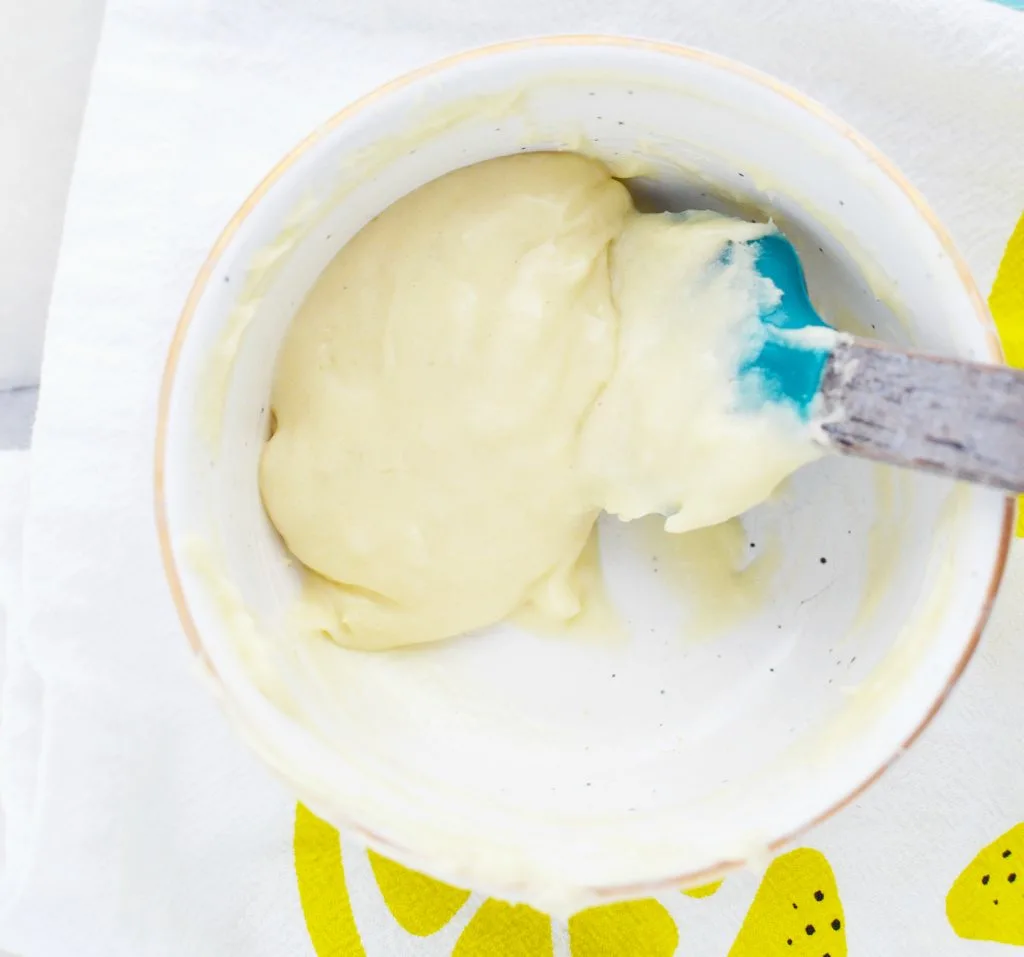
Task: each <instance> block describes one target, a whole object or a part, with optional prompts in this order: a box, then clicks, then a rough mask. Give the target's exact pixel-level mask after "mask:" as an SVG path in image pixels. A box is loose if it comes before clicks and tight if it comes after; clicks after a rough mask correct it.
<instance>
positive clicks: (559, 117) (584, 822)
mask: <svg viewBox="0 0 1024 957" xmlns="http://www.w3.org/2000/svg"><path fill="white" fill-rule="evenodd" d="M533 149H578V150H582V151H584V152H587V153H589V154H593V155H596V156H599V157H601V158H603V159H605V160H606V161H608V162H609V163H610V164H611V165H612V166H613V168H614V169H615V170H617V171H619V172H620V173H621V174H622V175H624V176H633V177H638V178H634V179H632V180H631V187H632V189H633V191H634V195H635V196H636V197H637V199H638V202H639V203H641V204H642V205H645V206H651V207H657V208H674V209H680V208H688V207H704V208H717V209H721V210H724V211H730V212H735V211H741V212H743V213H744V214H749V215H754V216H763V215H768V214H770V215H772V216H774V217H775V219H776V221H778V222H779V223H780V225H781V226H782V227H783V228H784V229H785V231H786V232H787V233H788V234H789V236H790V237H791V238H792V239H793V240H794V242H795V243H796V244H797V246H798V248H799V250H800V252H801V255H802V257H803V260H804V263H805V267H806V268H807V272H808V275H809V281H810V285H811V291H812V296H813V298H814V299H815V302H816V304H817V305H818V307H819V309H820V310H821V312H822V313H823V314H824V315H825V316H827V317H829V318H831V320H832V321H833V322H834V323H836V324H837V325H839V326H840V327H844V328H850V329H852V330H853V331H856V332H865V333H867V334H869V335H876V336H878V337H880V338H885V339H890V340H894V341H899V342H905V343H911V344H913V345H915V346H917V347H920V348H922V349H926V350H929V351H933V352H938V353H942V354H948V355H957V356H963V357H970V358H975V359H989V360H991V359H995V358H996V357H997V356H998V347H997V346H995V345H994V337H993V334H992V331H991V329H990V328H989V327H988V325H987V324H986V319H985V312H984V308H983V307H982V306H980V303H979V301H978V299H977V294H976V292H975V291H974V289H973V286H972V284H971V282H970V280H969V278H968V277H967V276H966V275H965V273H964V272H963V269H962V266H961V264H960V263H959V261H958V260H956V259H955V258H953V256H952V255H951V251H950V249H948V248H947V247H946V245H945V244H944V240H943V238H942V236H941V235H940V234H939V233H937V232H936V228H935V227H934V225H933V223H932V222H930V221H929V218H928V216H927V215H926V214H925V213H924V212H923V211H922V207H919V205H918V204H917V201H916V200H915V198H914V197H913V196H912V194H910V193H908V192H907V191H906V190H905V189H904V188H903V187H902V185H901V184H900V183H899V182H898V181H897V179H895V178H894V176H893V175H892V173H891V171H890V170H889V168H888V167H887V166H886V165H884V163H883V164H880V162H879V160H878V159H877V158H876V157H875V156H874V155H873V154H872V153H871V152H870V150H869V149H868V148H866V147H865V146H864V145H863V144H861V142H860V141H859V140H858V139H857V138H856V137H855V136H852V135H851V134H850V133H849V131H847V130H844V129H843V128H841V127H840V126H838V125H836V124H835V123H834V122H833V121H831V120H830V119H828V118H827V117H826V116H825V115H824V114H823V113H822V112H820V111H819V110H818V109H817V108H816V107H814V106H813V104H810V105H809V104H807V103H805V102H803V101H802V100H801V99H800V98H798V97H794V96H792V95H790V94H788V93H787V92H786V91H784V90H783V89H782V88H781V87H779V86H778V85H777V84H774V83H773V82H772V81H769V80H766V79H764V78H761V77H758V76H757V75H755V74H753V73H751V72H750V71H747V70H745V69H744V68H741V67H736V66H733V65H729V64H727V63H725V62H724V61H721V60H718V59H717V58H714V57H711V56H708V55H706V54H699V53H694V52H693V51H682V50H678V49H669V48H664V47H658V46H655V45H652V44H642V43H631V42H626V41H622V42H611V41H596V40H579V41H571V40H561V41H552V42H548V43H544V42H533V43H527V44H519V45H510V46H507V47H505V48H502V49H498V50H495V51H489V52H486V53H482V54H471V55H467V56H465V57H462V58H456V60H455V61H452V62H449V63H448V64H443V65H441V66H440V67H439V68H437V69H435V70H433V71H425V72H424V73H423V74H421V75H418V76H415V77H413V78H412V79H409V80H406V81H402V82H400V83H398V84H397V85H393V86H392V87H391V88H387V89H385V90H384V91H381V92H380V93H378V94H376V95H375V96H373V97H371V98H369V100H368V101H366V102H364V103H362V104H357V106H356V107H355V108H353V109H352V110H350V111H348V112H347V114H343V115H342V116H341V117H339V118H338V119H337V120H336V121H334V122H333V123H331V124H329V125H328V126H327V127H326V128H325V129H324V130H322V131H321V132H320V133H319V134H318V135H317V136H316V137H314V138H313V139H312V140H311V141H310V142H309V143H307V144H306V146H305V148H304V149H301V150H300V151H298V152H297V153H296V154H294V155H293V156H292V157H291V158H290V159H289V160H288V161H286V163H285V164H284V165H283V166H282V167H281V168H279V169H278V170H277V171H276V173H275V174H274V175H272V177H271V178H270V179H269V180H268V182H267V183H265V184H264V186H263V187H261V189H260V190H259V191H258V192H257V194H256V196H255V197H254V198H253V200H251V201H250V202H249V203H248V204H247V206H246V207H245V208H244V209H243V213H242V216H241V218H240V219H239V220H238V221H236V223H235V224H234V225H233V226H232V227H230V228H229V230H228V232H227V233H226V234H225V236H224V237H223V238H222V241H221V243H220V244H219V246H218V248H217V249H216V250H215V253H214V255H213V257H212V258H211V261H210V263H209V264H208V271H207V272H206V273H205V274H204V275H203V277H201V280H200V283H199V284H198V285H197V289H196V293H195V295H194V298H193V301H192V305H191V307H190V309H188V310H186V316H185V319H184V321H183V324H182V327H181V328H180V329H179V333H178V339H177V340H176V348H177V349H178V350H179V351H178V353H177V358H176V365H174V366H173V367H172V369H171V370H170V372H169V375H170V376H171V377H172V378H171V379H170V383H169V389H170V391H169V393H168V395H169V404H168V407H167V415H166V420H165V422H164V423H163V426H162V427H163V428H165V429H166V435H165V450H164V451H165V454H164V457H163V462H162V470H163V475H162V481H163V483H164V502H165V508H166V528H167V535H168V540H169V547H170V549H171V552H172V554H173V559H174V564H175V566H176V569H177V571H176V575H177V576H178V578H179V579H180V590H179V594H178V600H179V605H180V606H182V607H183V608H184V609H185V617H186V619H190V621H187V624H189V627H190V628H192V629H194V636H198V637H197V640H198V641H199V643H200V644H201V647H202V651H203V653H204V655H205V656H206V658H207V660H208V662H209V663H210V664H211V665H212V667H213V669H214V671H215V672H216V675H217V684H218V687H219V688H220V690H221V692H222V694H223V697H224V699H225V702H226V704H227V706H228V709H229V712H230V713H231V714H232V715H233V717H234V718H235V719H236V721H237V723H238V725H239V726H240V728H241V729H242V731H243V733H245V734H246V735H247V737H249V739H250V740H251V741H252V742H253V743H254V745H255V746H256V747H257V748H258V749H259V750H260V751H261V752H262V753H263V755H264V756H265V757H266V758H267V760H268V761H270V762H271V763H272V764H273V765H274V766H275V767H276V768H278V769H279V770H280V771H281V772H282V773H283V774H285V775H286V776H287V778H288V779H289V781H290V782H291V783H292V784H293V786H294V787H295V788H296V790H297V791H298V792H299V794H300V796H301V797H302V798H303V799H304V800H306V801H307V802H308V803H310V804H311V806H312V807H313V808H314V809H315V810H317V811H318V813H321V814H322V815H324V816H326V817H328V818H329V819H331V820H332V821H334V822H335V823H337V824H339V825H340V826H343V827H347V828H348V829H349V830H350V831H352V832H353V833H355V834H357V835H358V836H360V837H361V838H362V839H363V840H365V841H368V842H369V843H371V844H373V845H374V846H376V847H377V848H378V849H379V850H382V851H383V852H385V853H388V854H391V855H392V856H394V857H397V858H398V859H400V860H402V861H403V862H405V863H407V864H409V865H411V866H414V867H418V868H421V869H424V870H427V871H430V872H432V873H435V874H438V875H439V876H442V877H445V878H447V879H449V880H453V881H456V882H460V883H466V884H471V885H473V886H476V887H480V888H482V889H486V890H489V891H492V892H494V893H497V894H500V895H502V896H505V897H513V898H524V899H527V900H530V901H531V902H533V903H535V904H539V905H541V906H544V907H548V908H551V909H564V908H567V907H574V906H579V905H581V904H584V903H589V902H593V901H597V900H600V899H604V898H606V897H609V896H623V895H629V894H631V893H637V892H641V891H647V890H650V889H651V888H652V887H653V886H655V885H657V884H658V883H659V882H671V881H679V880H687V881H691V882H693V881H699V880H703V879H707V878H708V877H710V876H713V875H714V873H716V872H717V871H719V870H721V869H722V867H723V866H725V865H728V864H729V863H731V862H735V861H741V860H749V859H750V858H751V857H754V856H757V855H759V854H763V853H764V852H765V849H766V847H767V846H769V845H770V844H772V843H773V842H775V841H777V840H779V839H781V838H783V837H785V836H787V835H790V834H792V833H794V832H796V831H798V830H799V829H801V828H803V827H805V826H806V825H808V824H809V823H810V822H811V821H813V820H814V819H815V818H817V817H819V816H820V815H822V814H823V813H825V812H827V811H828V810H830V809H832V808H833V807H834V806H836V805H837V804H840V803H841V802H843V801H844V800H845V799H846V798H847V797H848V796H849V795H850V794H851V793H852V792H853V791H855V790H856V789H857V788H858V787H860V786H861V785H862V784H863V783H864V782H865V781H867V780H868V779H869V778H871V777H872V776H873V775H874V774H875V773H876V772H877V771H878V770H879V769H880V768H882V767H883V766H884V765H885V764H886V763H887V762H888V761H889V760H891V759H892V758H893V757H894V756H895V755H896V754H897V753H898V752H899V751H900V749H901V747H902V746H903V745H904V744H905V743H906V742H907V741H908V739H910V738H911V737H912V736H913V734H914V733H915V732H916V730H917V729H918V728H919V726H920V725H921V724H922V723H923V721H924V720H925V719H926V717H927V716H928V715H929V714H930V712H931V710H932V709H933V707H935V706H936V704H937V702H938V701H939V700H940V699H941V697H942V695H943V694H944V692H945V690H946V689H947V686H948V685H949V683H950V682H951V680H953V679H954V677H955V675H956V674H957V673H958V670H959V668H960V667H962V663H963V661H964V659H965V655H966V654H967V653H968V650H969V648H970V646H971V643H972V640H973V639H974V638H975V637H976V634H977V631H978V629H979V628H980V623H981V620H982V618H983V613H984V609H985V608H986V607H987V602H988V601H989V600H990V598H991V594H990V593H991V590H992V588H994V579H995V578H996V577H997V571H998V568H999V567H1000V563H1001V556H1002V548H1003V547H1004V545H1005V532H1006V520H1007V519H1006V514H1007V513H1006V503H1005V500H1004V498H1003V497H1002V496H1001V495H998V494H996V493H994V492H991V491H986V490H983V489H977V488H968V487H963V486H954V485H952V484H949V483H945V482H943V481H940V480H936V479H931V478H927V477H923V476H918V475H911V474H906V473H903V474H901V473H896V472H894V471H891V470H888V469H886V468H883V467H880V466H874V465H871V464H867V463H861V462H855V461H850V460H841V459H839V458H838V457H831V458H829V459H828V460H826V461H822V462H819V463H815V464H814V465H812V466H810V467H807V468H806V469H804V470H802V471H801V472H800V473H798V474H797V475H796V476H794V477H793V478H792V480H790V481H789V482H788V483H787V484H786V486H785V487H784V488H783V489H781V490H780V492H779V494H778V495H777V496H776V499H775V500H774V501H772V502H770V503H767V504H765V505H763V506H762V507H760V508H758V509H756V510H755V511H754V512H752V513H750V514H748V515H747V516H745V517H744V518H743V521H742V527H738V526H737V527H735V528H733V529H731V530H729V531H728V532H722V533H721V534H719V533H711V534H706V535H703V537H701V536H700V535H698V536H696V537H693V538H688V539H687V540H686V542H685V543H679V542H672V541H668V540H667V539H666V538H665V537H664V536H659V535H658V533H657V531H656V529H654V528H653V527H652V526H651V523H649V522H642V523H634V524H632V525H628V526H627V525H623V524H621V523H618V522H615V521H604V522H602V528H601V537H600V548H601V557H602V563H603V565H604V568H605V575H606V580H607V583H608V589H609V592H610V595H611V597H612V598H613V600H614V602H615V603H616V605H617V606H618V608H619V610H620V613H621V615H622V618H623V619H624V621H625V623H626V625H627V630H628V637H626V638H623V639H621V640H596V639H595V638H593V637H591V636H588V635H586V634H570V635H563V636H544V635H535V634H532V633H530V632H528V631H525V630H524V629H522V628H519V627H517V626H515V625H511V624H502V625H500V626H497V627H494V628H491V629H487V630H486V631H485V632H484V633H482V634H479V635H473V636H466V637H463V638H460V639H455V640H452V641H449V642H445V643H441V644H438V645H435V646H431V647H426V648H419V649H415V650H410V651H402V652H396V653H389V654H383V655H373V654H359V653H355V652H350V651H347V650H345V649H341V648H337V647H334V646H332V645H330V644H328V643H327V642H325V641H323V640H322V639H318V638H315V637H311V636H304V635H299V634H296V633H295V631H294V628H293V626H292V625H291V624H290V623H289V620H288V613H289V609H290V606H291V603H292V601H293V599H294V596H295V594H296V588H297V582H298V575H299V572H298V571H297V569H296V568H295V567H294V566H293V565H292V564H290V563H289V562H288V560H287V556H286V555H285V553H284V550H283V548H282V546H281V543H280V541H279V540H278V538H277V536H276V535H275V533H274V532H273V530H272V528H271V527H270V525H269V523H268V521H267V519H266V516H265V514H264V512H263V509H262V507H261V504H260V499H259V492H258V488H257V482H256V475H257V468H256V467H257V461H258V456H259V452H260V448H261V444H262V442H263V439H264V436H265V435H266V433H267V429H268V414H269V406H268V396H269V392H270V385H271V379H272V374H273V367H274V360H275V356H276V352H277V349H278V347H279V344H280V342H281V339H282V337H283V335H284V333H285V330H286V328H287V326H288V322H289V320H290V318H291V316H292V315H293V314H294V311H295V309H296V308H297V307H298V305H299V304H300V302H301V301H302V299H303V297H304V295H305V294H306V292H307V291H308V289H309V288H310V286H311V285H312V283H313V282H314V281H315V279H316V277H317V275H318V274H319V272H320V271H321V270H322V269H323V267H324V266H325V265H326V263H327V262H328V261H329V260H330V259H331V257H332V256H334V254H335V253H336V252H337V251H338V249H339V248H340V247H341V246H342V245H343V244H344V243H345V242H346V241H347V240H348V239H349V238H350V237H351V236H352V235H353V234H354V233H355V232H356V231H357V230H358V229H359V228H360V227H361V226H363V225H364V224H365V223H366V222H367V221H368V220H369V219H370V218H372V217H373V216H374V215H376V214H377V213H378V212H380V211H381V210H382V209H383V208H385V207H386V206H387V205H388V204H390V203H391V202H393V201H394V200H395V199H397V198H399V197H400V196H402V195H404V194H405V193H408V192H409V191H411V190H412V189H414V188H416V187H417V186H419V185H421V184H422V183H424V182H427V181H428V180H430V179H432V178H435V177H436V176H439V175H441V174H443V173H445V172H447V171H449V170H451V169H455V168H458V167H460V166H464V165H467V164H469V163H473V162H477V161H480V160H484V159H487V158H490V157H494V156H499V155H503V154H508V153H514V152H517V151H519V150H533ZM737 550H741V551H742V552H743V555H744V558H743V560H742V563H741V564H742V569H741V571H740V572H739V573H733V572H730V570H729V567H728V561H727V558H729V559H731V557H734V555H735V553H736V551H737Z"/></svg>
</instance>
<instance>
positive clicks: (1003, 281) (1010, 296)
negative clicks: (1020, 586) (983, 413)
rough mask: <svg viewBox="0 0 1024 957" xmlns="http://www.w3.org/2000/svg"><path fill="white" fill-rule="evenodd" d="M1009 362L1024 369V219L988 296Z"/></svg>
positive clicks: (1023, 521) (1021, 527) (1022, 517)
mask: <svg viewBox="0 0 1024 957" xmlns="http://www.w3.org/2000/svg"><path fill="white" fill-rule="evenodd" d="M988 307H989V309H991V310H992V318H993V319H995V322H996V328H997V329H998V330H999V338H1000V339H1001V340H1002V343H1003V352H1004V353H1006V361H1007V362H1008V363H1009V364H1010V365H1011V366H1016V367H1017V368H1018V369H1022V368H1024V216H1021V218H1020V222H1018V223H1017V228H1016V229H1015V230H1014V231H1013V235H1012V236H1011V237H1010V241H1009V243H1007V246H1006V252H1004V253H1003V261H1002V262H1001V263H1000V264H999V272H998V273H996V281H995V282H994V283H993V284H992V292H991V294H990V295H989V297H988ZM1017 534H1018V535H1024V497H1022V498H1020V499H1018V508H1017Z"/></svg>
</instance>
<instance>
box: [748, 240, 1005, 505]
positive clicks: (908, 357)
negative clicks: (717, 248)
mask: <svg viewBox="0 0 1024 957" xmlns="http://www.w3.org/2000/svg"><path fill="white" fill-rule="evenodd" d="M749 245H750V246H751V247H752V248H753V250H754V252H755V255H756V260H755V268H756V269H757V271H758V273H759V274H760V275H762V276H764V277H766V278H768V279H770V280H771V281H772V282H773V283H774V284H775V286H776V287H777V288H778V290H779V292H780V293H781V298H780V299H779V301H778V303H777V304H776V305H774V306H772V307H770V308H768V309H766V310H764V311H763V312H762V313H761V315H760V319H761V321H762V322H763V323H764V326H765V332H766V337H765V340H764V343H763V345H761V347H760V349H759V351H757V352H756V353H755V354H754V355H753V356H752V357H751V358H750V359H748V360H746V361H745V362H744V364H743V366H742V367H741V369H740V371H739V374H740V377H741V378H746V379H747V380H748V382H755V383H756V387H757V391H758V392H759V394H760V396H761V400H762V401H767V402H784V403H791V404H792V405H793V406H794V407H795V408H796V410H797V411H798V412H799V414H800V416H801V417H802V418H803V419H804V420H805V421H807V422H808V423H809V425H810V427H811V433H812V435H813V436H814V440H815V441H817V442H819V443H820V444H822V445H824V446H825V447H826V448H828V449H830V450H832V451H835V452H839V453H842V454H844V455H855V456H859V457H861V458H868V459H874V460H876V461H880V462H887V463H889V464H892V465H899V466H903V467H906V468H913V469H921V470H923V471H927V472H935V473H938V474H940V475H946V476H949V477H952V478H957V479H963V480H965V481H969V482H977V483H981V484H983V485H991V486H994V487H996V488H1000V489H1006V490H1007V491H1011V492H1024V371H1019V370H1016V369H1010V368H1007V367H1006V366H996V365H986V364H982V363H977V362H964V361H960V360H956V359H945V358H939V357H937V356H929V355H923V354H921V353H916V352H907V351H904V350H901V349H898V348H895V347H893V346H890V345H887V344H886V343H882V342H875V341H873V340H867V339H859V338H856V337H852V336H847V335H840V336H836V337H831V336H828V335H827V334H826V335H814V334H813V331H814V330H815V329H820V330H823V331H824V330H827V329H828V328H829V326H828V324H827V323H826V322H825V321H824V320H823V319H822V318H821V316H819V315H818V313H817V312H816V311H815V309H814V306H813V305H812V304H811V300H810V296H809V294H808V291H807V282H806V280H805V278H804V272H803V268H802V267H801V264H800V258H799V256H798V255H797V252H796V250H795V249H794V248H793V245H792V244H791V243H790V242H789V240H788V239H786V237H785V236H783V235H782V234H781V233H772V234H770V235H768V236H764V237H762V238H760V239H755V240H752V241H751V242H750V244H749ZM802 330H806V331H807V332H802ZM808 332H809V333H811V334H807V333H808ZM794 333H798V334H796V335H794ZM748 391H749V390H748Z"/></svg>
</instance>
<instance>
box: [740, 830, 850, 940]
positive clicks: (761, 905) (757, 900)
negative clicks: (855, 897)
mask: <svg viewBox="0 0 1024 957" xmlns="http://www.w3.org/2000/svg"><path fill="white" fill-rule="evenodd" d="M729 957H846V927H845V918H844V916H843V904H842V901H841V900H840V899H839V889H838V888H837V887H836V881H835V877H834V876H833V875H832V868H831V866H830V865H829V863H828V861H827V860H826V859H825V855H824V854H822V853H821V852H820V851H815V850H812V849H811V848H809V847H801V848H798V849H797V850H795V851H790V852H789V853H788V854H783V855H782V857H779V858H777V859H776V860H775V861H773V862H772V865H771V867H769V868H768V871H767V872H766V873H765V875H764V878H763V879H762V880H761V886H760V887H759V888H758V889H757V894H756V895H755V897H754V902H753V903H752V904H751V905H750V910H749V911H747V916H746V917H745V918H744V919H743V926H742V927H741V928H740V932H739V934H738V935H737V936H736V940H735V941H734V942H733V945H732V947H731V948H730V950H729Z"/></svg>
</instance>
